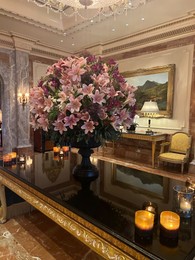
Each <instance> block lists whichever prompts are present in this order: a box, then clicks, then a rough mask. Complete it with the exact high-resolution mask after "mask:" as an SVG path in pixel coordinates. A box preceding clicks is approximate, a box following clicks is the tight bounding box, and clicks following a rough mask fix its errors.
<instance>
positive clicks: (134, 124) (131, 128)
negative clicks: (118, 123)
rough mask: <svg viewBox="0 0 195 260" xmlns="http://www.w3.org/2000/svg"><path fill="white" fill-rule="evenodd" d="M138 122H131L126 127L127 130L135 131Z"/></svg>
mask: <svg viewBox="0 0 195 260" xmlns="http://www.w3.org/2000/svg"><path fill="white" fill-rule="evenodd" d="M137 126H138V123H132V124H131V125H130V127H129V128H127V132H135V130H136V127H137Z"/></svg>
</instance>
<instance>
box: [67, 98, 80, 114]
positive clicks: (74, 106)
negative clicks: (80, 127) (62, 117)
mask: <svg viewBox="0 0 195 260" xmlns="http://www.w3.org/2000/svg"><path fill="white" fill-rule="evenodd" d="M69 100H70V103H68V104H67V106H66V109H67V110H70V112H71V113H74V112H76V111H77V112H79V110H80V107H81V105H82V104H81V102H80V97H78V98H74V97H73V96H70V98H69Z"/></svg>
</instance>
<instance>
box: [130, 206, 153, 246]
mask: <svg viewBox="0 0 195 260" xmlns="http://www.w3.org/2000/svg"><path fill="white" fill-rule="evenodd" d="M153 227H154V214H153V213H151V212H149V211H147V210H138V211H136V212H135V240H136V241H138V242H143V243H147V242H151V240H152V235H153Z"/></svg>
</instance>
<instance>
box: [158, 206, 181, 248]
mask: <svg viewBox="0 0 195 260" xmlns="http://www.w3.org/2000/svg"><path fill="white" fill-rule="evenodd" d="M179 227H180V216H179V215H178V214H177V213H175V212H172V211H163V212H161V214H160V241H161V242H162V243H163V244H166V245H167V246H170V247H172V246H176V245H177V243H178V233H179Z"/></svg>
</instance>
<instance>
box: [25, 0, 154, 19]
mask: <svg viewBox="0 0 195 260" xmlns="http://www.w3.org/2000/svg"><path fill="white" fill-rule="evenodd" d="M30 1H32V2H33V3H35V4H36V5H37V6H39V7H47V8H48V9H49V10H52V11H54V12H58V13H60V14H64V15H65V16H68V17H72V16H79V17H81V18H82V19H84V20H89V19H93V18H95V17H97V16H101V15H103V16H106V17H108V16H112V15H114V16H115V15H120V14H122V13H126V12H127V10H128V9H135V8H137V7H138V6H140V5H144V4H146V2H148V1H151V0H28V2H30Z"/></svg>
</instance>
